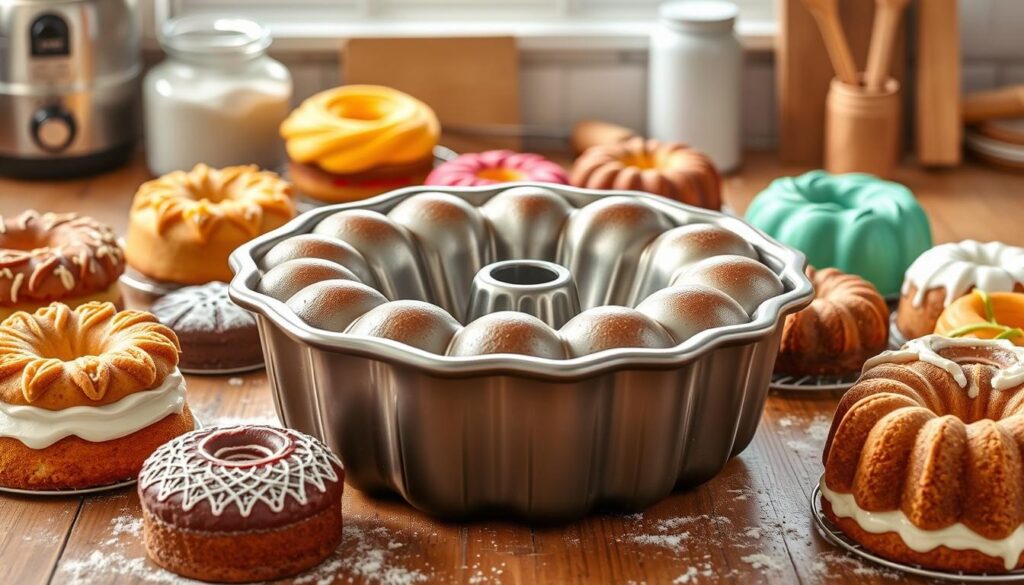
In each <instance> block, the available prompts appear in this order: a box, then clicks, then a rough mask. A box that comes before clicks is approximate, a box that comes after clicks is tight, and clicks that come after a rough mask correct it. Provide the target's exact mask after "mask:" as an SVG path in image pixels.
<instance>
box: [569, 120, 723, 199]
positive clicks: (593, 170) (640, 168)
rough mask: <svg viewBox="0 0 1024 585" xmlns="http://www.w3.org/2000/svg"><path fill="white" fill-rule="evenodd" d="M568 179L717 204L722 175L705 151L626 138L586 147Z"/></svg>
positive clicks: (589, 185) (583, 184)
mask: <svg viewBox="0 0 1024 585" xmlns="http://www.w3.org/2000/svg"><path fill="white" fill-rule="evenodd" d="M569 182H570V183H571V184H573V185H575V186H577V187H585V188H587V189H620V190H629V191H646V192H648V193H654V194H656V195H663V196H665V197H668V198H669V199H675V200H676V201H680V202H682V203H688V204H690V205H696V206H697V207H706V208H708V209H715V210H717V209H720V208H721V207H722V178H721V176H720V175H719V174H718V170H717V169H716V168H715V165H714V163H712V162H711V159H710V158H708V156H707V155H706V154H704V153H703V152H700V151H699V150H696V149H693V148H690V147H688V146H685V145H683V144H679V143H678V142H659V141H658V140H653V139H648V140H645V139H643V138H640V137H637V138H630V139H629V140H626V141H625V142H619V143H615V144H602V145H598V146H592V147H590V148H589V149H587V150H586V151H585V152H584V153H583V154H582V155H580V157H579V158H577V159H576V162H575V163H573V167H572V173H571V175H570V177H569Z"/></svg>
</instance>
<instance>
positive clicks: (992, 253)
mask: <svg viewBox="0 0 1024 585" xmlns="http://www.w3.org/2000/svg"><path fill="white" fill-rule="evenodd" d="M1018 282H1020V283H1024V248H1018V247H1015V246H1008V245H1006V244H1004V243H1002V242H987V243H984V244H983V243H981V242H977V241H974V240H964V241H962V242H958V243H952V244H942V245H939V246H935V247H934V248H932V249H931V250H928V251H927V252H925V253H924V254H921V255H920V256H918V258H917V260H914V263H913V264H911V265H910V268H908V269H907V273H906V278H905V279H904V281H903V291H902V292H903V294H907V293H908V292H909V291H910V287H911V285H913V286H914V287H916V288H917V291H916V292H915V294H914V298H913V299H912V301H913V304H914V306H915V307H919V306H921V303H922V302H924V296H925V293H927V292H928V291H929V290H931V289H933V288H938V287H944V288H945V289H946V298H945V300H944V302H943V305H944V306H947V305H949V304H950V303H952V302H953V301H954V300H956V299H957V298H959V297H962V296H963V295H965V294H967V292H968V291H969V290H970V289H971V287H976V288H980V289H981V290H984V291H985V292H1011V291H1013V289H1014V286H1015V285H1016V284H1017V283H1018Z"/></svg>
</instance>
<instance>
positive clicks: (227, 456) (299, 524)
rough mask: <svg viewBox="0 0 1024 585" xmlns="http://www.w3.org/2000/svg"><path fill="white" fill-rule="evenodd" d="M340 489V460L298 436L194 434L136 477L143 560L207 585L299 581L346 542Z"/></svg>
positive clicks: (242, 431) (259, 430) (273, 431)
mask: <svg viewBox="0 0 1024 585" xmlns="http://www.w3.org/2000/svg"><path fill="white" fill-rule="evenodd" d="M344 484H345V472H344V470H343V469H342V466H341V461H339V460H338V458H337V457H336V456H335V455H334V454H333V453H331V452H330V450H329V449H328V448H327V446H325V445H324V444H323V443H321V442H320V441H317V440H316V439H314V438H313V437H310V436H307V435H304V434H302V433H299V432H298V431H293V430H290V429H279V428H274V427H268V426H237V427H219V428H210V429H202V430H198V431H194V432H191V433H188V434H186V435H183V436H181V437H178V438H177V439H174V440H173V441H171V442H169V443H167V444H166V445H163V446H162V447H160V448H159V449H157V450H156V451H155V452H154V453H153V455H152V456H151V457H150V458H149V459H147V460H146V464H145V466H143V468H142V472H141V473H140V474H139V488H138V492H139V502H140V503H141V504H142V522H143V534H144V539H145V543H146V552H148V553H149V557H150V558H151V559H153V561H154V562H156V564H158V565H160V566H161V567H164V568H166V569H168V570H170V571H173V572H174V573H177V574H179V575H183V576H185V577H189V578H192V579H200V580H202V581H216V582H229V583H245V582H252V581H269V580H274V579H280V578H283V577H288V576H291V575H295V574H298V573H301V572H302V571H304V570H306V569H309V568H310V567H313V566H315V565H317V564H319V563H320V562H321V561H323V560H324V559H325V558H327V556H328V555H330V554H331V553H332V552H334V549H335V548H336V547H337V546H338V544H339V543H340V542H341V535H342V514H341V496H342V491H343V490H344Z"/></svg>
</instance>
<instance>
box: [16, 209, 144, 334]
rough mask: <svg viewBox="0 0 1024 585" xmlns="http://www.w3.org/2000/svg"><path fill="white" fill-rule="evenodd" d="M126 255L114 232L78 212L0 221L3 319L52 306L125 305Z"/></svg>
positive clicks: (32, 214) (32, 213)
mask: <svg viewBox="0 0 1024 585" xmlns="http://www.w3.org/2000/svg"><path fill="white" fill-rule="evenodd" d="M122 272H124V253H123V252H122V251H121V247H120V246H119V245H118V244H117V237H116V236H115V235H114V232H113V230H111V229H110V228H109V227H107V226H105V225H103V224H101V223H99V222H98V221H96V220H94V219H91V218H88V217H82V216H79V215H77V214H74V213H39V212H37V211H34V210H28V211H25V212H24V213H22V214H20V215H18V216H16V217H8V218H3V217H0V319H5V318H7V317H9V316H10V315H12V314H14V313H15V312H17V311H29V312H32V311H35V310H36V309H38V308H40V307H44V306H46V305H48V304H50V303H51V302H54V301H61V302H64V303H66V304H68V305H70V306H72V307H74V306H77V305H80V304H83V303H87V302H90V301H109V302H114V303H117V302H120V298H121V295H120V292H119V289H118V284H117V279H118V277H120V276H121V273H122Z"/></svg>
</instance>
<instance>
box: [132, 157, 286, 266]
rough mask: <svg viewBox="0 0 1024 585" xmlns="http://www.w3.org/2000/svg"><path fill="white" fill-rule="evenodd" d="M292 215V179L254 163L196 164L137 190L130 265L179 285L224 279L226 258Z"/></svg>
mask: <svg viewBox="0 0 1024 585" xmlns="http://www.w3.org/2000/svg"><path fill="white" fill-rule="evenodd" d="M293 217H295V203H294V202H293V201H292V186H291V184H290V183H288V182H287V181H285V180H284V179H282V178H281V177H279V176H278V175H277V174H276V173H272V172H270V171H261V170H260V169H259V168H258V167H256V166H255V165H245V166H234V167H225V168H223V169H214V168H210V167H208V166H206V165H204V164H198V165H196V166H195V168H193V169H192V170H191V171H189V172H185V171H175V172H173V173H168V174H166V175H164V176H162V177H159V178H156V179H153V180H152V181H147V182H145V183H143V184H142V186H140V187H139V190H138V192H136V193H135V199H134V200H133V201H132V209H131V212H130V214H129V216H128V235H127V236H126V245H125V254H126V256H127V260H128V265H129V266H130V267H131V268H132V269H133V270H135V271H136V272H138V273H140V274H142V275H144V276H146V277H148V278H150V279H153V280H158V281H164V282H171V283H176V284H181V285H187V284H206V283H208V282H213V281H223V282H227V281H229V280H231V277H232V276H233V273H232V272H231V268H230V267H229V266H228V256H230V255H231V252H233V251H234V249H235V248H237V247H238V246H241V245H242V244H244V243H246V242H248V241H249V240H251V239H253V238H255V237H256V236H258V235H260V234H263V233H266V232H269V231H270V230H272V229H275V228H278V227H280V226H282V225H284V224H285V223H287V222H288V220H290V219H291V218H293Z"/></svg>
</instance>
